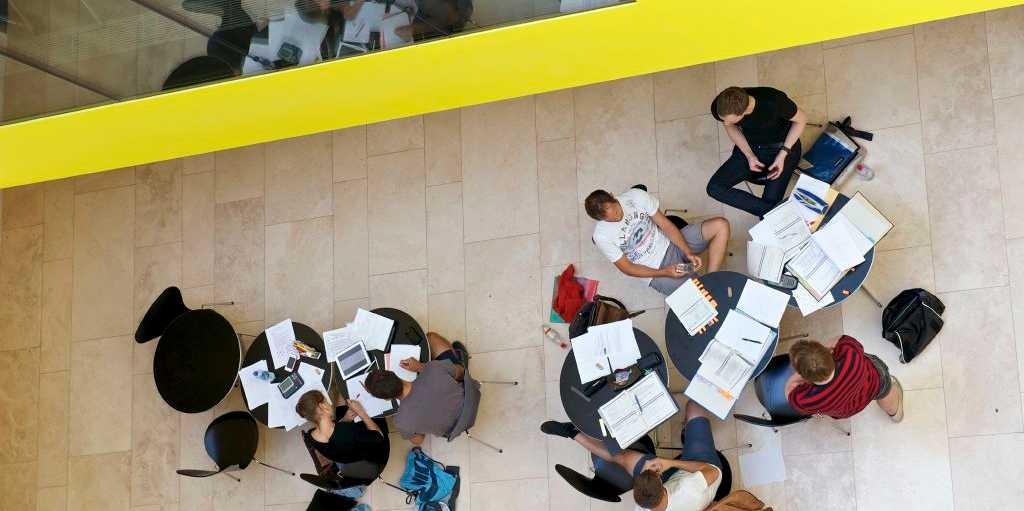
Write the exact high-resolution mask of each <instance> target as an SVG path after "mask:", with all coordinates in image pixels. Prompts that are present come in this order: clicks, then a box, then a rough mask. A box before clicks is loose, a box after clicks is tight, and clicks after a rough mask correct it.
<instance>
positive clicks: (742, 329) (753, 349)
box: [715, 310, 777, 364]
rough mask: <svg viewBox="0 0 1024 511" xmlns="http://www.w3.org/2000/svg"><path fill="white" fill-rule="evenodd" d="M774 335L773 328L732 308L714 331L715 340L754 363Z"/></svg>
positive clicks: (758, 359) (773, 339)
mask: <svg viewBox="0 0 1024 511" xmlns="http://www.w3.org/2000/svg"><path fill="white" fill-rule="evenodd" d="M776 335H777V334H776V333H775V331H774V330H772V329H771V328H768V327H767V326H765V325H762V324H761V323H759V322H757V321H755V320H754V319H753V318H751V317H750V316H748V315H746V314H744V313H743V312H742V311H739V310H732V311H729V313H728V314H726V315H725V321H723V322H722V326H721V327H719V329H718V332H716V333H715V340H717V341H718V342H720V343H722V344H724V345H725V346H727V347H729V348H730V349H732V350H733V351H735V352H737V353H739V354H740V355H742V356H743V357H744V358H746V359H747V360H748V361H750V363H752V364H756V363H757V362H759V361H760V360H761V358H762V357H763V356H764V352H765V351H766V350H767V349H768V347H769V346H771V344H772V342H774V341H775V336H776Z"/></svg>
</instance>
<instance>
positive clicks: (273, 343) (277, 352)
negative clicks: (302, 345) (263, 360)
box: [264, 319, 299, 369]
mask: <svg viewBox="0 0 1024 511" xmlns="http://www.w3.org/2000/svg"><path fill="white" fill-rule="evenodd" d="M264 333H265V334H266V335H267V345H268V346H269V347H270V359H271V360H272V361H273V362H274V369H277V368H279V367H283V366H284V365H285V364H286V363H288V359H289V358H299V350H298V349H297V348H295V340H296V339H295V327H293V326H292V320H291V319H286V320H284V321H282V322H280V323H278V324H276V325H274V326H272V327H270V328H268V329H267V330H266V331H265V332H264Z"/></svg>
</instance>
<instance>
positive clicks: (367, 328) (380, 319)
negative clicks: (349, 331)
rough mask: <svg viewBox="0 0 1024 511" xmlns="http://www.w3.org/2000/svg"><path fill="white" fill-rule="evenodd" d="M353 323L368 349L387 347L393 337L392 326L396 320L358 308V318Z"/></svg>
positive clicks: (383, 348) (382, 349)
mask: <svg viewBox="0 0 1024 511" xmlns="http://www.w3.org/2000/svg"><path fill="white" fill-rule="evenodd" d="M352 323H353V324H354V325H355V328H356V333H357V335H358V336H359V337H360V338H361V339H362V341H363V344H364V345H365V346H366V350H367V351H369V350H380V351H384V350H385V349H387V347H388V340H389V339H391V328H392V327H393V326H394V324H395V322H394V320H391V319H389V318H385V317H384V316H381V315H380V314H374V313H373V312H370V311H367V310H363V309H357V310H356V318H355V320H354V321H352Z"/></svg>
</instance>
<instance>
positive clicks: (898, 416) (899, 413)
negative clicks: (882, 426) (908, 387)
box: [889, 376, 903, 423]
mask: <svg viewBox="0 0 1024 511" xmlns="http://www.w3.org/2000/svg"><path fill="white" fill-rule="evenodd" d="M890 378H892V387H893V388H894V389H895V390H896V391H897V392H899V393H900V399H899V401H897V402H896V413H895V414H893V415H890V416H889V418H890V419H892V421H893V422H896V423H899V422H903V385H901V384H900V381H899V380H897V379H896V377H895V376H890Z"/></svg>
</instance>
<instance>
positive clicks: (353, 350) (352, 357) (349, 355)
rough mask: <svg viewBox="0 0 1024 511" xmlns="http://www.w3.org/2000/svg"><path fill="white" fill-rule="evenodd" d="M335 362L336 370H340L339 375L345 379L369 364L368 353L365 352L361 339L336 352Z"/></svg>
mask: <svg viewBox="0 0 1024 511" xmlns="http://www.w3.org/2000/svg"><path fill="white" fill-rule="evenodd" d="M335 362H337V364H338V370H339V371H341V377H342V378H344V379H346V380H347V379H349V378H351V377H353V376H355V375H357V374H359V373H361V372H362V371H363V370H364V369H366V368H367V367H370V364H371V361H370V355H369V353H367V352H366V346H365V345H363V341H359V342H357V343H355V344H353V345H351V346H349V347H348V348H345V349H344V350H343V351H342V352H341V353H339V354H338V358H337V359H335Z"/></svg>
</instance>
